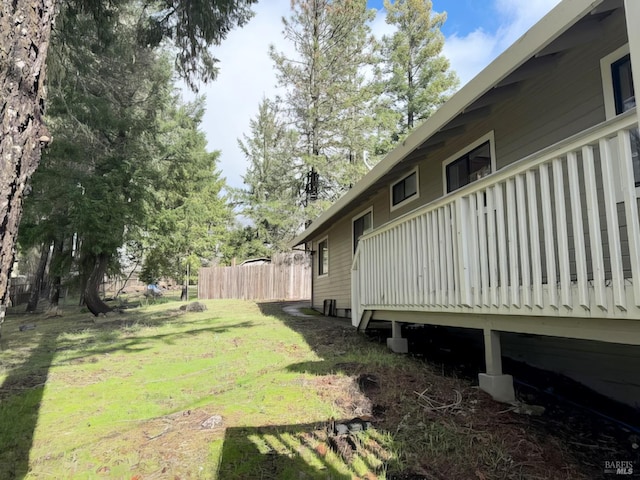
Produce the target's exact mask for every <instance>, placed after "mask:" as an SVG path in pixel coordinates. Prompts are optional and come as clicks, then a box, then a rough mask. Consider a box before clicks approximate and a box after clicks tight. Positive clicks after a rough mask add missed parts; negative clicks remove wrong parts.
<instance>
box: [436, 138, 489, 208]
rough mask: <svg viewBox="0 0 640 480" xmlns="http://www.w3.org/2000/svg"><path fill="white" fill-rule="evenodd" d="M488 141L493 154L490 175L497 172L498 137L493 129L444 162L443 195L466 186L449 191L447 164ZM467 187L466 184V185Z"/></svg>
mask: <svg viewBox="0 0 640 480" xmlns="http://www.w3.org/2000/svg"><path fill="white" fill-rule="evenodd" d="M487 141H488V142H489V151H490V155H491V172H490V173H489V175H491V174H493V173H495V171H496V139H495V133H494V130H491V131H490V132H489V133H487V134H485V135H483V136H482V137H480V138H479V139H477V140H476V141H475V142H473V143H471V144H470V145H467V146H466V147H464V148H463V149H462V150H460V151H459V152H456V153H455V154H454V155H451V156H450V157H448V158H447V159H446V160H445V161H444V162H442V192H443V195H451V194H452V193H455V192H457V191H458V190H460V189H461V188H464V187H461V188H458V189H456V190H453V191H451V192H447V165H449V164H450V163H453V162H455V161H456V160H459V159H460V157H462V156H464V155H466V154H467V153H469V152H470V151H471V150H473V149H475V148H478V147H479V146H480V145H482V144H483V143H486V142H487ZM474 181H475V180H474ZM471 183H473V182H471ZM471 183H469V184H468V185H471ZM465 187H466V185H465Z"/></svg>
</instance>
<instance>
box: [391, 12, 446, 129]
mask: <svg viewBox="0 0 640 480" xmlns="http://www.w3.org/2000/svg"><path fill="white" fill-rule="evenodd" d="M384 8H385V10H386V12H387V16H386V21H387V23H388V24H390V25H394V26H395V27H396V28H397V30H396V32H395V33H393V34H392V35H391V36H385V37H383V45H384V46H383V60H384V63H385V67H386V74H387V76H386V78H385V82H386V83H387V85H388V87H387V94H388V95H389V98H390V100H391V108H392V109H393V110H394V111H395V112H396V114H397V119H398V126H397V135H399V136H402V135H405V134H407V133H408V132H410V131H411V130H412V129H413V128H414V127H415V126H416V125H417V123H419V122H421V121H423V120H425V119H426V118H428V117H429V116H430V115H431V114H432V113H433V112H434V111H435V110H437V109H438V107H440V105H442V104H443V103H444V102H445V101H446V100H447V99H448V97H449V95H450V94H451V93H452V91H453V90H454V89H455V88H456V87H457V85H458V80H457V76H456V74H455V73H454V72H452V71H450V70H449V61H448V60H447V59H446V58H445V57H444V56H443V55H442V48H443V46H444V36H443V35H442V32H441V31H440V28H441V27H442V25H443V24H444V22H445V20H446V18H447V16H446V13H433V12H432V3H431V1H430V0H395V1H394V2H393V3H392V2H391V0H384Z"/></svg>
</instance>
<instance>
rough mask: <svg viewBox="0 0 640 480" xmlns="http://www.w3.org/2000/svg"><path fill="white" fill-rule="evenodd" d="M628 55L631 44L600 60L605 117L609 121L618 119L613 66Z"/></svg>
mask: <svg viewBox="0 0 640 480" xmlns="http://www.w3.org/2000/svg"><path fill="white" fill-rule="evenodd" d="M628 54H629V44H628V43H627V44H625V45H623V46H621V47H620V48H618V49H616V50H614V51H613V52H611V53H610V54H609V55H606V56H605V57H603V58H601V59H600V75H601V77H602V93H603V95H604V115H605V118H606V119H607V120H611V119H612V118H614V117H616V101H615V95H614V92H613V78H612V76H611V65H613V64H614V63H615V62H617V61H618V60H620V59H621V58H622V57H624V56H625V55H628Z"/></svg>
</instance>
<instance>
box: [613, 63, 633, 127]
mask: <svg viewBox="0 0 640 480" xmlns="http://www.w3.org/2000/svg"><path fill="white" fill-rule="evenodd" d="M611 75H612V77H613V94H614V96H615V102H616V115H619V114H621V113H624V112H626V111H627V110H630V109H632V108H633V107H635V106H636V96H635V93H634V90H633V76H632V75H631V57H630V56H629V55H626V56H624V57H622V58H621V59H620V60H618V61H617V62H614V63H613V64H611Z"/></svg>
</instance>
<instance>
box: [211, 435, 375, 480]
mask: <svg viewBox="0 0 640 480" xmlns="http://www.w3.org/2000/svg"><path fill="white" fill-rule="evenodd" d="M379 438H380V437H379V436H377V435H376V433H375V431H370V432H359V433H358V434H357V435H356V434H351V435H334V434H333V433H332V432H329V431H328V430H327V425H326V424H322V423H307V424H296V425H277V426H265V427H241V428H227V430H226V432H225V437H224V443H223V450H222V454H221V457H220V458H221V459H220V463H219V466H218V471H217V478H224V479H225V480H246V479H264V480H287V479H292V480H293V479H295V480H297V479H300V478H307V479H334V480H347V479H349V480H350V479H352V478H378V474H380V473H381V472H382V471H383V470H384V468H385V462H384V461H381V460H380V459H379V457H380V453H381V451H383V450H384V447H383V446H382V445H381V444H380V443H379Z"/></svg>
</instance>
